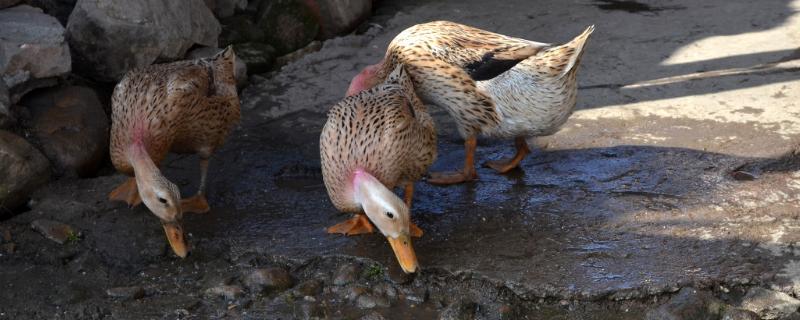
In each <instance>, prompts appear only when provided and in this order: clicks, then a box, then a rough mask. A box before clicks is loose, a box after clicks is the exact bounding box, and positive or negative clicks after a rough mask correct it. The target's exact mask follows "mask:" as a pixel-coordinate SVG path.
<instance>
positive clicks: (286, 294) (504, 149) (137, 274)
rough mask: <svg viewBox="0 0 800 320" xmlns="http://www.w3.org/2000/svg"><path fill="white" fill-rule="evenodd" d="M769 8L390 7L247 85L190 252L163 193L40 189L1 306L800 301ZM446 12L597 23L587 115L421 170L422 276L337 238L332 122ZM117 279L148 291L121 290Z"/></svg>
mask: <svg viewBox="0 0 800 320" xmlns="http://www.w3.org/2000/svg"><path fill="white" fill-rule="evenodd" d="M752 7H753V4H752V2H750V1H710V2H709V1H705V2H702V3H696V2H693V1H667V2H663V3H658V2H648V3H636V2H631V1H597V2H595V1H576V2H569V3H568V4H566V3H563V2H560V1H537V2H528V1H505V2H502V3H499V4H492V5H490V6H489V5H487V4H486V2H485V1H477V0H476V1H439V2H419V1H418V2H416V3H415V4H414V5H413V6H402V5H399V6H398V5H393V6H391V7H388V6H384V7H379V9H378V15H377V16H376V17H375V18H374V19H373V21H372V22H371V24H370V25H368V26H367V27H364V28H362V30H364V31H365V32H364V33H363V34H359V35H353V36H348V37H344V38H339V39H334V40H331V41H328V42H326V43H325V44H324V46H323V48H322V50H321V51H319V52H316V53H312V54H310V55H307V56H305V57H303V58H302V59H300V60H299V61H296V62H295V63H293V64H290V65H288V66H286V67H284V68H283V69H282V70H280V71H278V72H276V73H273V74H270V75H266V76H263V77H255V79H251V80H254V81H253V82H254V84H253V85H251V86H250V87H248V88H246V89H245V91H244V93H243V94H242V100H243V121H242V124H241V126H240V127H239V128H237V129H236V131H235V132H234V134H233V136H232V137H231V139H230V141H229V143H228V144H227V145H226V146H225V147H224V148H223V149H222V150H221V151H220V152H218V153H217V154H216V155H215V157H214V158H213V160H212V162H211V173H210V175H211V176H210V182H209V194H210V195H209V201H210V203H211V205H212V207H213V210H212V211H211V212H210V213H208V214H202V215H190V216H187V217H186V224H185V227H186V230H187V231H188V232H189V233H190V235H189V240H190V241H191V244H192V245H193V247H194V251H193V254H192V255H191V256H190V257H188V258H187V259H184V260H180V259H178V258H176V257H175V256H174V255H172V253H171V252H170V251H169V248H168V246H167V244H166V241H164V236H163V232H162V231H161V228H160V226H159V225H158V222H157V221H156V219H155V218H154V217H153V216H152V215H151V214H149V213H148V212H147V210H146V209H145V208H144V207H139V208H135V209H129V208H127V207H126V206H124V205H120V204H114V203H109V202H107V201H106V200H105V197H106V194H107V193H108V192H109V191H110V190H111V189H112V188H113V187H114V186H115V185H116V184H118V183H120V182H121V181H122V180H123V177H121V176H119V175H114V174H111V172H109V175H106V176H101V177H98V178H95V179H88V180H78V181H73V180H64V181H57V182H54V183H52V184H51V185H50V186H48V187H47V188H45V189H44V190H41V191H39V192H37V193H36V194H34V195H33V196H32V198H33V200H32V202H31V210H30V211H28V212H25V213H23V214H20V215H17V216H16V217H13V218H11V219H9V220H6V221H2V222H0V233H2V232H4V231H5V230H8V234H7V235H8V237H7V238H6V239H3V241H2V245H3V247H2V248H0V252H1V253H0V285H2V287H3V288H2V290H0V319H3V318H8V319H21V318H81V319H82V318H103V317H111V318H121V319H141V318H165V319H172V318H221V317H231V318H270V319H272V318H275V319H290V318H307V317H314V316H316V317H320V318H331V319H358V318H361V317H362V316H365V317H371V319H380V318H381V317H384V318H387V319H421V318H422V319H424V318H436V317H439V316H442V317H445V318H448V317H449V318H451V319H458V318H459V317H460V318H472V317H477V318H488V319H498V318H505V319H519V318H526V317H527V318H528V319H641V318H643V317H644V316H645V314H647V313H648V312H652V310H654V309H656V308H658V307H659V306H660V305H662V304H664V303H665V302H666V301H668V300H669V299H670V297H671V296H672V295H673V294H674V293H675V292H677V291H678V290H679V289H681V288H684V287H695V288H698V289H702V290H705V291H708V292H711V293H712V294H713V295H714V296H715V297H717V298H719V299H721V300H722V301H724V303H726V304H728V305H731V306H734V307H736V306H738V304H739V303H740V301H741V299H742V295H743V294H744V292H745V291H747V290H748V289H749V288H752V287H763V288H768V289H771V290H775V291H780V292H784V293H788V294H790V295H793V296H797V295H798V294H800V251H798V249H800V248H798V247H797V246H798V243H800V233H798V232H797V231H798V230H800V219H799V218H800V155H798V154H797V153H796V151H797V150H798V146H800V105H798V101H800V80H798V79H799V78H800V77H798V74H800V73H798V71H800V53H798V52H799V51H798V50H799V49H798V46H800V13H798V10H800V2H798V1H777V0H776V1H767V2H759V5H758V10H754V9H753V8H752ZM398 9H399V10H400V13H397V14H396V15H395V12H396V10H398ZM433 19H447V20H454V21H459V22H464V23H468V24H471V25H475V26H479V27H483V28H487V29H490V30H495V31H498V32H501V33H505V34H509V35H514V36H520V37H525V38H529V39H533V40H537V41H547V42H560V41H565V40H568V39H570V38H571V37H572V36H574V35H576V34H578V33H579V32H580V31H582V30H583V28H585V27H586V26H587V25H589V24H595V25H596V31H595V34H594V35H593V36H592V38H591V39H590V43H589V45H588V48H587V53H586V54H585V55H584V61H583V63H582V66H581V70H580V72H579V82H580V86H581V89H580V91H579V105H578V108H579V110H578V111H577V112H576V113H575V114H574V115H573V117H572V118H571V119H570V120H569V121H568V123H567V124H566V125H565V126H564V129H562V130H561V131H560V132H559V133H557V134H555V135H553V136H550V137H544V138H538V139H531V140H530V141H529V142H530V144H531V145H532V146H537V147H536V148H534V153H533V154H532V155H531V156H530V157H529V158H527V159H526V160H525V161H524V162H523V163H522V166H521V169H518V170H515V171H513V172H511V173H510V174H507V175H497V174H494V173H493V172H492V171H490V170H488V169H484V168H481V169H479V175H480V180H479V181H476V182H473V183H468V184H464V185H458V186H449V187H437V186H431V185H428V184H426V183H425V182H419V183H418V184H417V191H416V198H415V203H414V208H413V216H412V218H413V220H414V221H415V222H416V223H417V224H418V225H419V226H420V227H421V228H422V229H423V230H425V235H424V236H423V237H422V238H421V239H419V240H416V241H415V243H414V246H415V248H416V250H417V254H418V257H419V260H420V263H421V264H422V266H423V270H422V272H420V274H419V275H417V276H416V277H409V276H404V275H403V274H402V272H401V271H400V270H399V267H398V266H397V264H396V262H395V260H394V257H393V256H392V253H391V250H390V249H389V247H388V245H387V243H386V241H385V240H384V239H382V237H380V236H378V235H367V236H357V237H342V236H335V235H328V234H326V233H325V232H324V228H325V227H326V226H329V225H332V224H335V223H337V222H339V221H341V220H343V219H346V218H347V216H346V215H341V214H338V213H337V212H336V210H335V209H334V208H333V206H332V205H331V204H330V202H329V201H328V198H327V195H326V193H325V189H324V186H323V184H322V180H321V176H320V172H319V154H318V152H319V151H318V133H319V131H320V129H321V127H322V124H323V123H324V121H325V113H324V112H325V110H326V109H327V108H328V107H329V106H330V105H332V104H333V103H335V102H336V101H337V100H338V99H339V98H340V97H341V96H342V94H343V93H344V91H345V89H346V87H347V84H348V82H349V79H350V78H351V77H352V76H353V75H354V74H355V73H356V72H357V71H358V70H359V69H360V68H361V67H363V66H365V65H367V64H371V63H374V62H375V61H377V60H378V59H380V57H381V55H382V50H383V49H384V48H385V46H386V44H387V43H388V42H389V41H390V40H391V38H392V37H393V36H394V35H395V34H397V33H398V32H399V31H401V30H402V29H404V28H405V27H407V26H410V25H412V24H414V23H419V22H423V21H428V20H433ZM432 110H433V113H434V117H435V118H436V120H437V125H438V128H439V131H440V137H439V138H440V140H439V144H440V154H439V159H438V161H437V163H436V164H435V165H434V167H433V169H434V170H441V169H450V168H454V167H456V166H457V165H459V164H460V163H461V161H462V157H463V151H462V150H461V140H460V138H459V137H458V135H457V133H456V132H455V130H454V127H453V125H452V123H451V121H450V120H449V118H448V117H447V115H446V114H445V113H444V112H443V111H441V110H440V109H437V108H433V109H432ZM510 152H511V142H510V141H493V140H481V141H480V143H479V148H478V158H479V159H482V160H485V159H494V158H499V157H501V156H504V155H506V154H508V153H510ZM165 171H166V173H167V175H168V176H169V177H171V178H173V181H175V182H177V183H178V184H179V185H180V186H181V187H182V189H183V193H184V194H190V193H192V192H194V188H195V187H196V185H197V180H198V177H197V175H198V172H197V171H198V169H197V159H196V158H194V157H172V158H171V159H169V160H168V161H167V163H166V170H165ZM37 219H50V220H57V221H61V222H64V223H67V224H69V225H71V226H72V227H74V228H75V229H77V230H78V231H77V232H76V236H74V237H72V238H70V240H69V241H67V243H65V244H58V243H55V242H53V241H51V240H48V239H45V238H44V237H42V235H41V234H39V233H37V232H36V231H33V230H31V227H30V225H31V223H32V222H33V221H34V220H37ZM4 236H5V235H4ZM9 244H13V246H9ZM9 247H13V248H10V249H9ZM261 268H278V269H281V270H287V271H288V272H289V274H290V275H289V276H288V278H289V282H290V284H289V285H286V286H272V285H266V289H264V288H262V287H263V284H261V285H262V287H259V286H257V285H254V284H253V280H252V272H253V271H254V270H258V269H261ZM270 270H275V269H270ZM284 280H285V279H284ZM278 282H280V281H278ZM116 287H134V289H130V290H132V292H134V293H132V294H127V295H126V294H121V295H122V296H123V297H121V298H119V297H118V298H115V297H112V296H111V295H109V293H107V289H110V288H116ZM237 288H238V289H239V290H241V292H239V291H237ZM120 290H122V291H125V290H123V289H120ZM126 290H127V289H126ZM215 290H216V291H215ZM118 291H119V290H118ZM220 292H224V293H220ZM112 293H113V294H117V293H115V291H114V290H112ZM225 294H229V296H228V297H227V298H226V297H219V295H223V296H224V295H225ZM799 316H800V315H799ZM367 319H370V318H367Z"/></svg>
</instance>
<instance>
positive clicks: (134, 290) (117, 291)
mask: <svg viewBox="0 0 800 320" xmlns="http://www.w3.org/2000/svg"><path fill="white" fill-rule="evenodd" d="M106 294H107V295H108V296H109V297H111V298H113V299H118V300H136V299H141V298H143V297H144V289H143V288H142V287H139V286H133V287H116V288H111V289H108V290H106Z"/></svg>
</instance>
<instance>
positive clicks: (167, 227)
mask: <svg viewBox="0 0 800 320" xmlns="http://www.w3.org/2000/svg"><path fill="white" fill-rule="evenodd" d="M162 225H163V226H164V232H165V233H166V234H167V241H169V246H170V247H172V251H173V252H175V254H176V255H177V256H179V257H181V258H186V256H187V255H188V254H189V246H188V245H187V244H186V239H184V236H183V227H182V226H181V224H180V223H179V222H162Z"/></svg>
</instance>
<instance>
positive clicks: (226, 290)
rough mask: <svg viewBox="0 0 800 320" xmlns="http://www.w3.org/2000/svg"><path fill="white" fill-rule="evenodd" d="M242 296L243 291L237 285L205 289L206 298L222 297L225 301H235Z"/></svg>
mask: <svg viewBox="0 0 800 320" xmlns="http://www.w3.org/2000/svg"><path fill="white" fill-rule="evenodd" d="M243 295H244V290H243V289H242V287H240V286H237V285H221V286H216V287H212V288H208V289H206V296H210V297H223V298H225V300H235V299H238V298H240V297H242V296H243Z"/></svg>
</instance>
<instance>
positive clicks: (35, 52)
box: [0, 5, 72, 89]
mask: <svg viewBox="0 0 800 320" xmlns="http://www.w3.org/2000/svg"><path fill="white" fill-rule="evenodd" d="M0 39H2V40H3V41H0V75H2V77H3V81H5V84H6V85H7V86H8V88H10V89H11V88H13V87H15V86H18V85H20V84H23V83H25V82H26V81H28V80H32V79H41V78H49V77H56V76H62V75H65V74H67V73H69V72H70V70H71V67H72V64H71V58H70V51H69V46H68V45H67V42H66V41H65V38H64V27H62V26H61V24H60V23H59V22H58V20H56V18H53V17H51V16H48V15H46V14H44V13H43V12H42V10H41V9H38V8H34V7H31V6H28V5H19V6H16V7H13V8H7V9H3V10H0Z"/></svg>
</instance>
